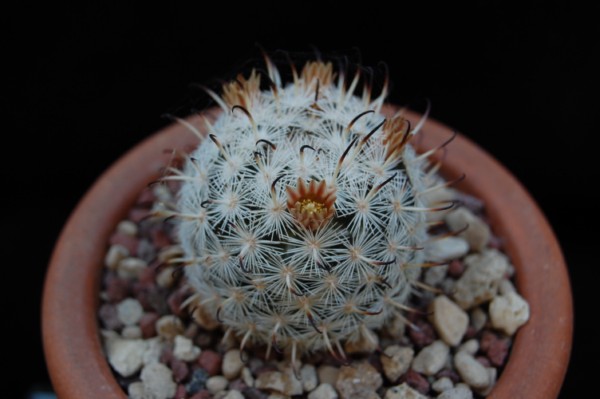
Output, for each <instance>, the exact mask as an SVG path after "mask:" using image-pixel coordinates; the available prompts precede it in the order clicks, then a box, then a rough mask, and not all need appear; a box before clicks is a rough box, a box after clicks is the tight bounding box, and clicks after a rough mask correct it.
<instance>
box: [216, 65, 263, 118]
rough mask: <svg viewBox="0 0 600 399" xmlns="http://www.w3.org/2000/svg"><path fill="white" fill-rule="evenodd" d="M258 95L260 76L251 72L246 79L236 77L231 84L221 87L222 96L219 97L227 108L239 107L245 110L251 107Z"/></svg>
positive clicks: (253, 71) (241, 76)
mask: <svg viewBox="0 0 600 399" xmlns="http://www.w3.org/2000/svg"><path fill="white" fill-rule="evenodd" d="M259 93H260V75H259V74H258V73H256V71H255V70H252V73H251V74H250V77H249V78H248V79H246V78H244V76H243V75H241V74H240V75H238V76H237V78H236V79H235V80H233V81H231V82H228V83H225V84H224V85H223V94H222V95H221V97H222V98H223V100H225V103H227V105H228V106H229V107H233V106H235V105H239V106H242V107H244V108H245V109H250V108H251V107H252V102H253V101H254V100H255V99H256V98H257V97H258V95H259Z"/></svg>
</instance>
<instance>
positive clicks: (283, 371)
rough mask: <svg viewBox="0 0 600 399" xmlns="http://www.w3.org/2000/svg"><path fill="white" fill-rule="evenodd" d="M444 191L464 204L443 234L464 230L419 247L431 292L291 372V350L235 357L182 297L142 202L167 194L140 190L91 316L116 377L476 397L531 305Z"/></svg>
mask: <svg viewBox="0 0 600 399" xmlns="http://www.w3.org/2000/svg"><path fill="white" fill-rule="evenodd" d="M171 189H174V187H171ZM448 194H449V195H450V194H452V195H458V196H459V198H462V199H464V201H463V200H461V201H460V202H461V203H463V204H464V205H465V206H462V207H459V208H457V209H455V210H454V211H452V212H449V213H447V214H446V215H445V216H443V217H442V218H443V219H445V221H446V223H447V227H448V228H449V229H450V230H451V231H458V230H461V229H463V228H465V227H466V225H467V224H468V228H467V229H466V230H465V231H463V232H462V233H460V234H459V235H458V236H447V237H445V238H442V239H438V240H433V241H432V243H431V244H429V245H428V247H427V249H426V250H427V252H428V253H429V254H430V257H431V258H433V259H434V260H439V261H446V262H448V264H447V265H442V266H438V267H434V268H430V269H427V270H425V272H424V273H423V274H422V281H423V282H424V283H425V284H428V285H430V286H432V287H433V288H434V289H437V290H439V291H441V292H439V293H436V294H432V293H430V292H423V293H422V294H420V295H415V296H413V298H412V299H411V301H410V303H409V304H408V305H409V306H410V307H412V308H414V309H416V310H417V311H416V312H405V313H404V314H403V317H394V318H392V320H390V322H389V323H388V324H387V325H386V326H385V327H384V328H383V329H382V330H381V331H374V332H373V333H372V336H370V337H367V338H362V339H359V340H357V341H355V342H346V343H344V349H345V351H346V353H347V356H348V358H347V361H345V362H342V361H341V360H340V359H336V358H333V357H332V356H331V355H329V354H327V353H315V354H311V355H310V356H306V357H304V358H302V359H301V360H302V362H303V363H299V364H298V367H299V368H298V370H297V371H296V372H294V370H293V369H292V368H291V367H290V365H289V360H287V359H288V357H289V354H287V355H286V354H279V353H272V354H271V358H270V359H266V358H265V349H264V348H261V347H257V348H255V349H253V348H252V347H251V346H247V348H246V351H245V353H243V354H241V355H240V351H239V349H237V348H239V345H240V342H239V340H238V339H237V338H236V337H234V336H233V335H232V334H225V331H224V330H223V329H222V328H221V326H220V324H219V323H218V321H217V320H216V319H215V317H214V315H212V314H208V313H207V312H206V311H205V310H204V308H203V307H201V306H199V303H198V302H197V300H196V299H195V298H192V297H191V295H192V292H191V290H190V289H189V287H188V286H187V285H186V281H185V277H182V274H181V273H179V271H178V270H179V269H177V268H176V267H175V266H167V265H165V263H166V262H169V260H173V259H177V258H179V257H181V255H182V249H181V247H180V246H179V245H177V244H176V240H175V239H174V236H173V233H174V229H173V225H172V223H171V222H166V223H163V222H161V221H157V220H153V219H152V218H148V217H147V216H148V215H149V213H150V208H151V207H152V206H153V204H152V201H154V200H155V199H160V200H161V201H163V202H168V201H169V200H170V199H172V195H173V192H169V190H168V189H167V188H165V187H163V186H160V188H158V187H154V188H153V189H149V190H147V191H145V192H144V193H143V194H142V195H141V196H140V200H139V202H138V204H137V205H135V206H134V208H133V209H132V210H131V212H130V213H129V216H128V218H127V219H125V220H123V221H122V222H120V223H119V224H118V226H116V227H115V232H114V234H113V235H112V236H111V237H110V240H109V245H108V246H107V251H106V255H105V257H104V265H105V268H104V278H103V282H104V285H103V288H102V292H101V294H100V298H101V303H100V307H99V309H98V317H99V320H100V323H101V326H102V338H103V346H104V351H105V354H106V357H107V359H108V362H109V364H110V365H111V367H112V369H113V371H114V373H115V375H116V376H117V377H118V378H117V380H118V381H119V382H120V383H121V384H122V386H123V389H124V391H125V392H127V393H128V394H129V396H130V397H131V398H155V399H174V398H175V397H176V398H185V399H211V398H213V399H223V398H226V399H239V398H250V399H269V398H270V399H277V398H289V397H294V399H300V398H309V399H337V398H342V399H345V398H366V399H376V398H386V399H401V398H402V399H405V398H414V399H423V398H436V397H437V398H442V399H472V398H482V397H485V396H486V395H487V394H489V392H490V391H491V389H492V388H493V385H494V383H495V381H496V379H497V378H498V377H499V375H500V373H501V372H502V370H503V368H504V366H505V364H506V362H507V360H508V357H509V354H510V347H511V344H512V336H513V335H514V333H515V332H516V331H517V329H518V328H519V327H520V326H522V325H523V324H524V323H525V322H526V321H527V319H528V318H529V307H528V305H527V303H526V302H525V300H524V299H523V298H522V297H521V296H520V295H519V294H518V292H517V291H516V287H515V285H514V284H513V282H512V281H511V280H510V276H512V273H513V269H514V268H513V267H512V265H511V264H510V262H509V260H508V258H507V257H506V255H504V254H503V253H502V251H501V246H500V243H501V240H500V239H498V238H496V237H494V236H493V235H492V233H491V230H490V228H489V226H487V224H486V223H485V220H486V219H485V217H483V214H482V204H481V203H480V202H478V200H477V199H475V198H471V197H469V196H466V195H464V194H461V193H456V192H450V191H449V192H448ZM455 257H457V258H456V259H454V258H455ZM224 336H225V337H226V339H225V340H223V338H224ZM296 377H300V379H298V378H296Z"/></svg>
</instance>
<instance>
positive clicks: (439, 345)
mask: <svg viewBox="0 0 600 399" xmlns="http://www.w3.org/2000/svg"><path fill="white" fill-rule="evenodd" d="M449 352H450V348H449V347H448V345H446V343H444V342H443V341H440V340H437V341H435V342H433V343H432V344H431V345H428V346H426V347H424V348H423V349H421V351H420V352H419V353H418V354H417V356H415V359H414V360H413V363H412V368H413V370H415V371H416V372H417V373H422V374H425V375H434V374H435V373H437V372H438V371H440V370H441V369H442V368H443V367H444V365H445V364H446V360H448V354H449Z"/></svg>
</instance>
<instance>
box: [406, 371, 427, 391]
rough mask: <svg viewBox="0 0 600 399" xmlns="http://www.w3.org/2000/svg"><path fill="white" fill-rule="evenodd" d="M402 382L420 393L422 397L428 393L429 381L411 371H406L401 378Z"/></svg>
mask: <svg viewBox="0 0 600 399" xmlns="http://www.w3.org/2000/svg"><path fill="white" fill-rule="evenodd" d="M402 380H404V381H406V383H407V384H408V385H410V386H411V387H412V388H414V389H416V390H417V391H419V392H421V393H422V394H423V395H426V394H427V392H429V381H427V379H426V378H425V377H423V376H422V375H421V374H419V373H417V372H416V371H414V370H413V369H410V370H408V371H407V372H406V374H404V376H403V377H402Z"/></svg>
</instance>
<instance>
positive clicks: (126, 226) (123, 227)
mask: <svg viewBox="0 0 600 399" xmlns="http://www.w3.org/2000/svg"><path fill="white" fill-rule="evenodd" d="M117 231H118V232H120V233H123V234H126V235H128V236H132V237H135V235H136V234H137V233H138V227H137V224H135V223H133V222H132V221H131V220H122V221H120V222H119V224H118V225H117Z"/></svg>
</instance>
